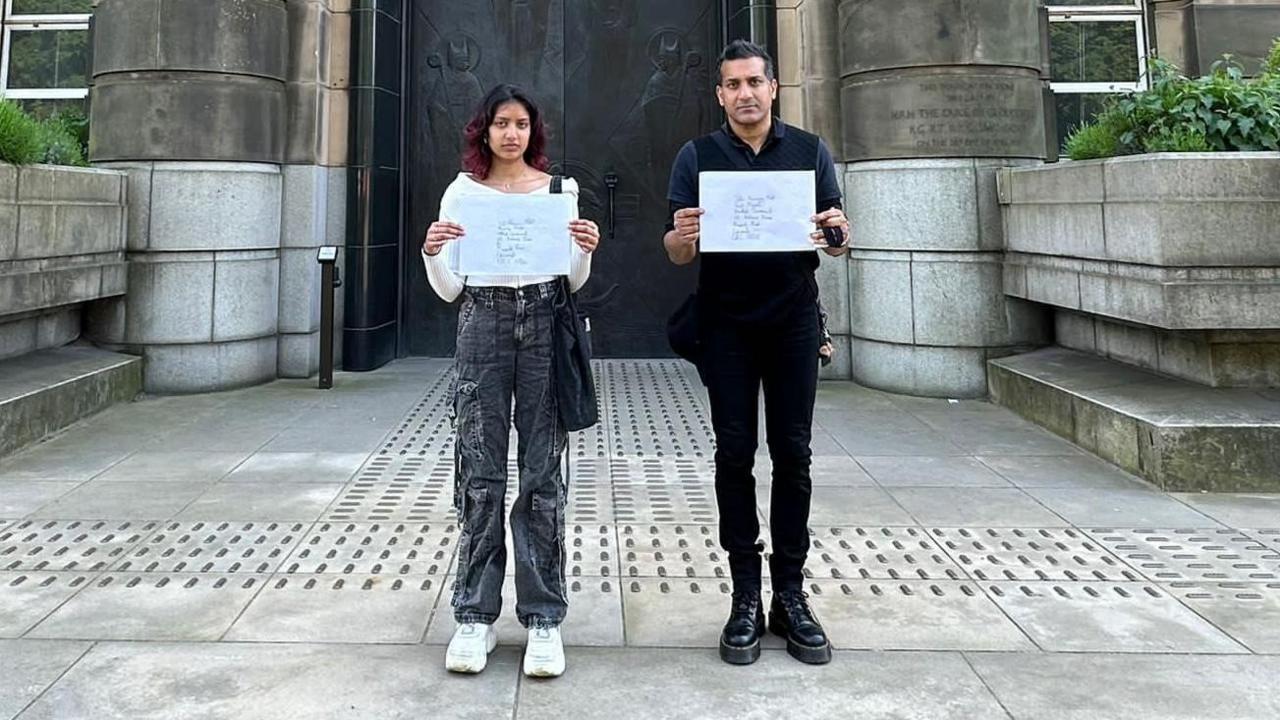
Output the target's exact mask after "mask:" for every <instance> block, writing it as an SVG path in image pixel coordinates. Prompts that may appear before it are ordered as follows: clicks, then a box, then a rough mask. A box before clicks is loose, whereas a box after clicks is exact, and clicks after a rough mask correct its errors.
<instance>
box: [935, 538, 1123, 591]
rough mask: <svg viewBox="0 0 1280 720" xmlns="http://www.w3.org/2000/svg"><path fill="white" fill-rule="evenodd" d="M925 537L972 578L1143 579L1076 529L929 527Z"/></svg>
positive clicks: (1113, 580)
mask: <svg viewBox="0 0 1280 720" xmlns="http://www.w3.org/2000/svg"><path fill="white" fill-rule="evenodd" d="M930 536H931V537H932V539H933V540H934V542H936V543H938V545H939V546H940V547H941V548H943V550H944V551H945V553H946V554H947V555H949V556H950V557H952V558H954V559H955V562H956V563H958V564H959V566H960V567H961V568H963V572H965V573H966V574H967V575H968V576H969V577H971V578H973V579H974V580H997V581H999V580H1022V581H1059V582H1067V581H1069V582H1084V581H1099V580H1101V581H1104V582H1141V581H1143V580H1145V579H1146V578H1144V577H1143V575H1142V574H1141V573H1139V572H1138V571H1137V570H1135V569H1134V568H1132V567H1130V566H1129V565H1127V564H1126V563H1125V562H1124V561H1123V560H1121V559H1120V558H1118V557H1116V556H1115V555H1114V554H1112V553H1111V552H1110V551H1108V550H1107V549H1106V548H1105V547H1103V546H1102V545H1101V544H1100V543H1098V542H1097V541H1095V540H1094V539H1093V538H1092V537H1090V536H1089V535H1087V534H1086V533H1084V532H1083V531H1081V530H1078V529H1076V528H973V527H968V528H934V529H932V530H930Z"/></svg>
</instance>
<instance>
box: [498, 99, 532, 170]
mask: <svg viewBox="0 0 1280 720" xmlns="http://www.w3.org/2000/svg"><path fill="white" fill-rule="evenodd" d="M531 125H532V120H531V119H530V118H529V111H528V110H526V109H525V107H524V104H523V103H521V102H518V101H516V100H508V101H507V102H504V103H502V104H501V105H499V106H498V110H497V112H496V113H494V115H493V123H492V124H490V125H489V149H490V150H491V151H493V154H494V156H495V157H497V158H500V159H502V160H519V159H520V158H522V157H524V153H525V150H528V149H529V133H530V126H531Z"/></svg>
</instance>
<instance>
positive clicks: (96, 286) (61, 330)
mask: <svg viewBox="0 0 1280 720" xmlns="http://www.w3.org/2000/svg"><path fill="white" fill-rule="evenodd" d="M125 207H126V196H125V176H124V174H123V173H120V172H116V171H112V170H98V169H92V168H75V167H61V166H52V165H32V166H25V167H15V166H13V165H5V164H0V358H6V357H14V356H17V355H22V354H25V353H28V352H32V351H34V350H37V349H41V348H46V347H54V346H58V345H63V344H66V343H68V342H71V341H72V340H75V339H76V337H77V336H78V335H79V326H80V323H79V315H80V308H81V307H82V305H83V304H84V303H86V302H88V301H91V300H97V299H101V298H106V297H112V296H117V295H123V294H124V292H125V285H126V273H125V222H126V217H125V216H126V213H125Z"/></svg>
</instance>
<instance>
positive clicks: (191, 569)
mask: <svg viewBox="0 0 1280 720" xmlns="http://www.w3.org/2000/svg"><path fill="white" fill-rule="evenodd" d="M308 527H310V523H269V522H239V523H231V522H203V521H201V522H171V523H168V524H166V525H165V526H164V527H162V528H161V529H160V530H158V531H157V532H156V533H155V534H153V535H151V536H150V537H148V538H147V539H146V540H144V541H143V542H142V544H141V545H139V546H137V547H136V548H134V549H133V550H132V551H130V552H129V553H128V555H127V556H126V557H125V558H124V559H123V560H121V561H120V562H119V563H117V564H116V565H113V566H112V567H111V571H112V572H130V571H132V572H148V573H155V572H162V573H269V572H271V571H273V570H275V569H276V568H277V567H279V565H280V563H281V562H283V561H284V559H285V558H286V557H288V555H289V553H290V552H291V551H292V550H293V548H294V546H295V545H297V544H298V542H299V541H301V540H302V534H303V533H304V532H305V531H306V530H307V528H308Z"/></svg>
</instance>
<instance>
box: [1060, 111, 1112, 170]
mask: <svg viewBox="0 0 1280 720" xmlns="http://www.w3.org/2000/svg"><path fill="white" fill-rule="evenodd" d="M1123 132H1124V129H1123V128H1122V127H1120V126H1119V124H1118V123H1116V122H1115V118H1114V117H1108V116H1105V115H1104V116H1099V119H1098V121H1095V122H1092V123H1088V124H1086V125H1083V126H1081V127H1080V128H1078V129H1077V130H1076V131H1075V132H1073V133H1071V135H1070V137H1068V138H1067V147H1066V151H1067V157H1070V158H1071V159H1072V160H1093V159H1094V158H1105V157H1112V156H1113V155H1118V154H1120V135H1121V134H1122V133H1123Z"/></svg>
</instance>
